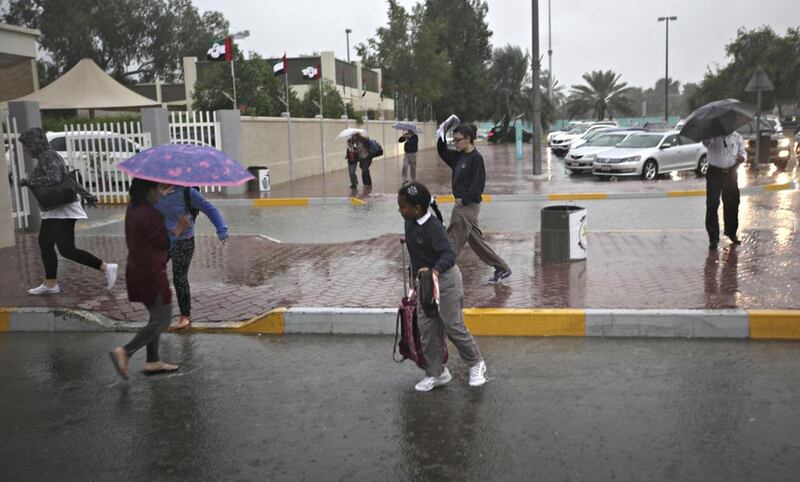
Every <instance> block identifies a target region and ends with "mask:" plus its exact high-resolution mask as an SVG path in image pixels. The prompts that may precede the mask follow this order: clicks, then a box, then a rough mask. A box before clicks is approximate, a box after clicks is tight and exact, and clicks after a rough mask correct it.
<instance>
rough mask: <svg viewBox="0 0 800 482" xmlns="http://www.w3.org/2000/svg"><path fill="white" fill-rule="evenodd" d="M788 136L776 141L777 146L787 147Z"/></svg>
mask: <svg viewBox="0 0 800 482" xmlns="http://www.w3.org/2000/svg"><path fill="white" fill-rule="evenodd" d="M789 142H790V141H789V138H788V137H784V138H783V139H781V140H779V141H778V147H789Z"/></svg>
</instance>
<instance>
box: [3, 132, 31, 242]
mask: <svg viewBox="0 0 800 482" xmlns="http://www.w3.org/2000/svg"><path fill="white" fill-rule="evenodd" d="M0 124H2V125H0V137H2V140H3V157H4V159H3V162H5V163H6V165H7V166H8V174H9V176H10V186H9V187H10V188H11V216H12V218H13V219H14V227H15V228H16V229H25V228H27V227H28V217H29V216H30V213H31V206H30V202H29V201H28V193H26V192H25V191H23V190H22V187H21V186H20V185H19V180H20V179H23V178H26V177H28V175H27V173H26V172H25V158H24V155H23V151H22V144H20V143H19V132H18V130H17V120H16V119H14V118H13V117H3V118H2V123H0ZM0 182H5V180H3V181H0Z"/></svg>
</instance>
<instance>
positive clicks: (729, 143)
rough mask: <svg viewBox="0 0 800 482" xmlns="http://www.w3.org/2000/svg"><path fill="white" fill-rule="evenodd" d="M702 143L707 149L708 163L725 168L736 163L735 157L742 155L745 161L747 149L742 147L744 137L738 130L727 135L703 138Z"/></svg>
mask: <svg viewBox="0 0 800 482" xmlns="http://www.w3.org/2000/svg"><path fill="white" fill-rule="evenodd" d="M703 145H704V146H706V149H708V154H707V159H708V165H709V166H714V167H718V168H720V169H727V168H730V167H733V166H735V165H736V158H737V157H738V156H742V157H743V158H744V160H745V161H747V151H746V150H745V149H744V139H742V136H741V135H740V134H739V133H738V132H732V133H730V134H728V135H727V136H725V137H723V136H718V137H712V138H711V139H705V140H703Z"/></svg>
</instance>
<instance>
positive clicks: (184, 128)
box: [169, 111, 222, 192]
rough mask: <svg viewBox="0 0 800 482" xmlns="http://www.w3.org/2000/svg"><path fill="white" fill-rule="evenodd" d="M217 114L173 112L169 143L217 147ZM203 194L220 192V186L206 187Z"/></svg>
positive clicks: (218, 131) (218, 144) (218, 138)
mask: <svg viewBox="0 0 800 482" xmlns="http://www.w3.org/2000/svg"><path fill="white" fill-rule="evenodd" d="M219 136H220V129H219V122H217V113H216V112H206V111H190V112H183V111H172V112H170V118H169V141H170V142H171V143H173V144H196V145H200V146H210V147H217V148H218V146H220V145H222V142H221V140H220V137H219ZM201 191H203V192H220V191H222V188H221V187H220V186H205V187H203V188H201Z"/></svg>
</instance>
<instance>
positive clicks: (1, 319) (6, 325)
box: [0, 308, 14, 333]
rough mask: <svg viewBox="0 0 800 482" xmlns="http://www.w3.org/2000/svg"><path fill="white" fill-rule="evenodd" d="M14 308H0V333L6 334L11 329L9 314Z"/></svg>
mask: <svg viewBox="0 0 800 482" xmlns="http://www.w3.org/2000/svg"><path fill="white" fill-rule="evenodd" d="M13 312H14V308H0V333H6V332H8V330H9V329H10V327H11V313H13Z"/></svg>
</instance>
